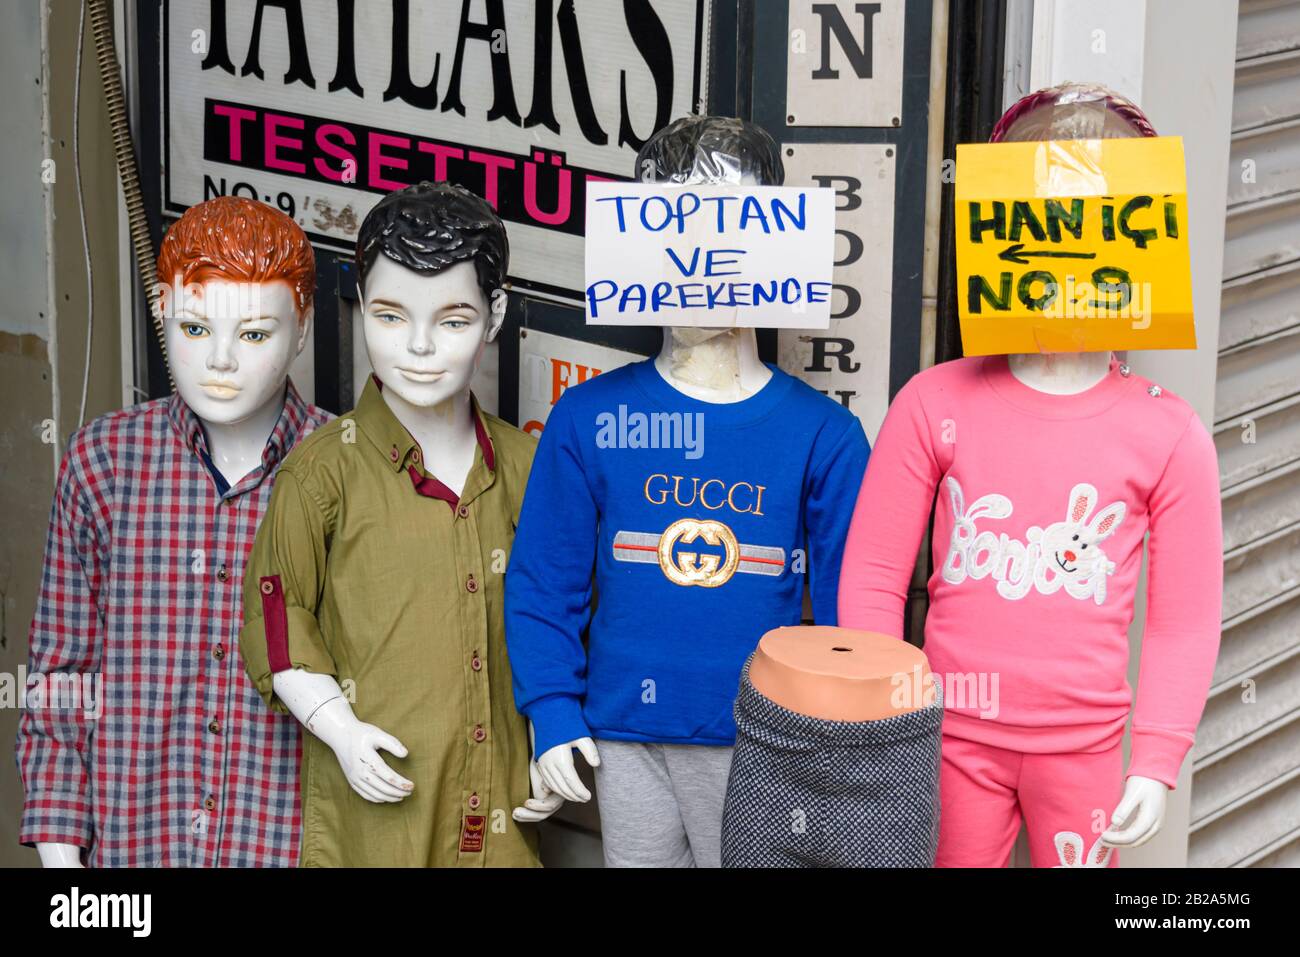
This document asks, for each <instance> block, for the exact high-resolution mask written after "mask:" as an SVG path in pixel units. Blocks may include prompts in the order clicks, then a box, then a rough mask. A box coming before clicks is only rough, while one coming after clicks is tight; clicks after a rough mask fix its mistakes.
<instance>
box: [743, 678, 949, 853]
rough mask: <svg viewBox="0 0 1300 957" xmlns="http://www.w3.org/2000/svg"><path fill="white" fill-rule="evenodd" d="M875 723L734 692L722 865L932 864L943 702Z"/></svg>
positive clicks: (746, 684)
mask: <svg viewBox="0 0 1300 957" xmlns="http://www.w3.org/2000/svg"><path fill="white" fill-rule="evenodd" d="M938 691H939V689H938V688H936V695H935V700H934V702H933V703H932V704H930V705H927V706H926V707H924V708H921V709H920V710H917V711H912V712H908V713H905V714H899V715H895V716H894V717H891V718H883V719H881V720H879V721H856V722H853V721H823V720H821V719H818V718H810V717H808V716H807V715H801V714H796V713H795V712H793V711H790V710H787V709H786V708H783V707H781V706H780V705H778V704H776V703H775V702H773V701H771V700H769V699H768V698H766V697H764V696H763V695H762V694H761V693H759V691H758V690H757V689H755V688H754V686H753V685H752V684H751V683H750V681H749V662H748V661H747V662H745V668H744V671H742V672H741V676H740V693H739V695H738V696H737V698H736V705H735V714H736V727H737V736H736V750H735V754H734V756H733V758H732V762H731V776H730V777H729V779H728V781H727V796H726V801H725V804H724V807H723V815H722V866H723V867H932V866H934V855H935V851H936V849H937V848H938V843H939V737H940V729H941V728H942V725H943V702H942V699H941V696H940V695H939V694H938V693H937V692H938Z"/></svg>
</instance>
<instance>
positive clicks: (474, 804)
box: [468, 794, 483, 811]
mask: <svg viewBox="0 0 1300 957" xmlns="http://www.w3.org/2000/svg"><path fill="white" fill-rule="evenodd" d="M468 803H469V809H470V810H471V811H477V810H478V806H479V805H480V804H482V803H483V801H482V800H481V799H480V798H479V796H478V795H477V794H471V795H470V796H469V802H468Z"/></svg>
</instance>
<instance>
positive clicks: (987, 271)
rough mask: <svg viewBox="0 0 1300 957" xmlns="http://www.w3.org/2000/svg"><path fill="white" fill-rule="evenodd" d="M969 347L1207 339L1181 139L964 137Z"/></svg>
mask: <svg viewBox="0 0 1300 957" xmlns="http://www.w3.org/2000/svg"><path fill="white" fill-rule="evenodd" d="M955 196H956V220H955V225H956V233H957V275H958V282H959V286H958V301H959V314H960V317H961V337H962V345H963V347H964V350H965V353H966V355H968V356H973V355H997V354H1003V353H1013V352H1092V351H1102V350H1107V349H1194V348H1196V328H1195V325H1194V323H1193V320H1192V274H1191V262H1190V258H1189V253H1188V246H1187V177H1186V172H1185V169H1184V166H1183V140H1182V137H1179V136H1162V137H1153V138H1143V139H1113V140H1060V141H1053V142H1043V143H990V144H972V145H964V146H958V147H957V183H956V191H955Z"/></svg>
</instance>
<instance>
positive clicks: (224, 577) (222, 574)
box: [217, 565, 230, 582]
mask: <svg viewBox="0 0 1300 957" xmlns="http://www.w3.org/2000/svg"><path fill="white" fill-rule="evenodd" d="M229 579H230V572H228V571H226V566H225V565H222V566H221V567H220V568H218V569H217V581H219V582H224V581H228V580H229Z"/></svg>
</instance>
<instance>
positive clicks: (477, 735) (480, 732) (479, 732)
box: [474, 724, 487, 744]
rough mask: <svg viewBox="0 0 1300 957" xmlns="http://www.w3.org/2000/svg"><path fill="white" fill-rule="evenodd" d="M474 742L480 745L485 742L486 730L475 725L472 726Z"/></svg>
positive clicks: (479, 725)
mask: <svg viewBox="0 0 1300 957" xmlns="http://www.w3.org/2000/svg"><path fill="white" fill-rule="evenodd" d="M474 740H475V741H477V742H478V743H479V744H482V743H483V742H484V741H486V740H487V729H485V728H484V727H483V725H481V724H476V725H475V726H474Z"/></svg>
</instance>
